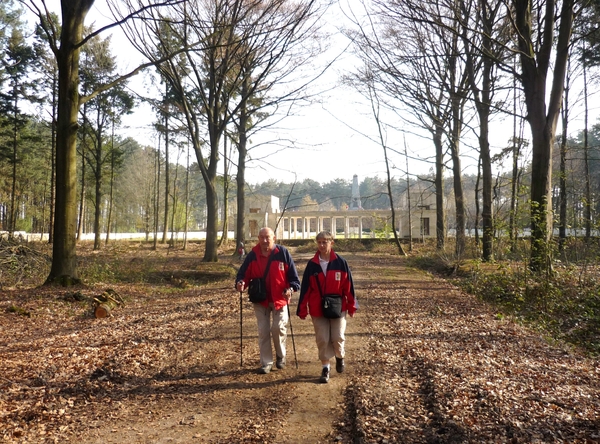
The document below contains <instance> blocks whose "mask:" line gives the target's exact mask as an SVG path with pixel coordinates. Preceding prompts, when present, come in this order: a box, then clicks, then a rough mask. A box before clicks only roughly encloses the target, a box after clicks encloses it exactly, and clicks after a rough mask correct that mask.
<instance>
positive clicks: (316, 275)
mask: <svg viewBox="0 0 600 444" xmlns="http://www.w3.org/2000/svg"><path fill="white" fill-rule="evenodd" d="M319 273H320V271H317V272H316V273H315V274H313V276H314V277H315V281H317V287H318V288H319V294H320V295H321V299H323V291H322V290H321V283H320V282H319Z"/></svg>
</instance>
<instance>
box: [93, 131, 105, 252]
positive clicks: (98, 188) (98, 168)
mask: <svg viewBox="0 0 600 444" xmlns="http://www.w3.org/2000/svg"><path fill="white" fill-rule="evenodd" d="M96 137H97V138H96V147H95V151H96V156H95V159H96V165H95V167H94V169H95V171H94V178H95V179H96V180H95V184H94V185H95V186H94V195H95V199H94V250H99V249H100V246H101V242H100V235H101V234H102V233H101V232H102V227H101V226H100V219H101V216H102V180H103V174H102V130H101V129H100V127H99V128H98V132H97V134H96Z"/></svg>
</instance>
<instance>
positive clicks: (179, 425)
mask: <svg viewBox="0 0 600 444" xmlns="http://www.w3.org/2000/svg"><path fill="white" fill-rule="evenodd" d="M291 250H292V253H293V256H294V259H295V261H296V264H297V266H298V269H299V273H300V276H302V271H303V269H304V265H305V264H306V261H307V260H308V259H309V258H310V257H311V256H312V253H308V252H295V251H294V249H291ZM167 253H168V254H167ZM340 254H342V255H343V256H344V257H345V258H346V259H347V260H348V262H349V264H350V267H351V269H352V270H353V274H354V279H355V287H356V293H357V296H358V300H359V303H360V308H359V311H358V312H357V314H356V316H355V317H354V318H351V319H349V321H348V327H347V358H346V371H345V372H344V373H341V374H338V373H336V372H335V370H333V371H332V376H331V379H330V381H329V383H328V384H320V383H319V375H320V363H319V361H318V358H317V351H316V345H315V341H314V335H313V330H312V324H311V322H310V320H305V321H302V320H300V319H299V318H298V317H296V316H295V315H294V313H295V309H296V302H297V295H296V299H295V300H293V302H292V309H291V310H292V322H291V325H290V329H288V360H287V364H288V365H287V367H286V368H285V369H284V370H276V369H274V370H273V371H272V372H271V373H269V374H267V375H260V374H258V373H257V369H258V345H257V336H256V322H255V319H254V315H253V312H252V310H251V306H250V303H248V302H247V301H246V298H245V297H244V299H243V300H242V301H241V306H242V323H241V328H240V295H239V293H236V292H235V291H233V281H234V276H235V272H236V270H237V267H238V266H239V262H238V261H237V260H236V259H232V257H231V256H223V257H222V258H221V261H220V262H219V265H214V264H205V263H202V262H201V254H200V252H199V251H198V250H194V249H193V248H192V249H189V250H186V251H183V250H172V251H168V252H167V251H163V252H160V251H159V252H156V251H152V250H150V249H149V247H141V248H137V249H131V248H127V249H122V250H120V251H119V252H118V254H116V253H115V252H114V251H113V252H111V253H110V254H108V253H106V255H103V254H94V253H92V252H83V253H80V260H81V261H84V263H86V264H87V266H88V267H91V266H96V267H98V268H99V270H100V269H101V270H100V271H99V273H103V275H106V273H107V272H108V271H110V273H112V274H113V275H114V276H115V279H114V280H109V279H107V281H106V282H105V283H96V284H93V285H81V286H78V287H76V288H62V287H54V286H44V287H38V288H32V289H27V290H23V289H8V290H7V289H4V291H2V292H1V294H0V442H15V443H78V444H85V443H194V442H197V443H331V442H341V443H393V442H402V443H463V442H465V443H483V442H490V443H496V442H499V443H504V442H511V443H531V442H537V443H600V361H599V360H597V359H592V358H588V357H585V356H584V355H583V354H580V353H578V352H577V351H576V350H572V349H569V348H567V347H566V346H563V345H561V344H550V343H549V342H548V341H546V340H544V338H542V337H541V336H540V335H539V334H537V333H534V332H532V331H530V330H528V329H526V328H524V327H522V326H520V325H518V324H517V323H515V322H513V321H511V320H510V319H508V318H505V317H501V316H496V314H495V313H494V312H493V311H492V310H491V309H490V308H489V307H488V306H487V305H486V304H484V303H482V302H479V301H478V300H477V299H476V298H474V297H473V296H470V295H467V294H465V293H462V292H461V291H459V290H458V289H457V288H456V287H454V286H452V285H451V284H449V283H448V282H446V281H444V280H443V279H440V278H436V277H433V276H431V275H429V274H427V273H424V272H421V271H417V270H414V269H410V268H407V266H406V260H405V259H404V258H402V257H398V256H394V255H389V254H372V253H351V252H348V253H345V252H343V251H342V252H340ZM102 264H103V265H102ZM140 270H146V273H145V274H144V278H143V279H140V278H139V277H136V276H139V271H140ZM148 270H152V271H151V272H148ZM117 276H118V277H119V278H118V279H117V278H116V277H117ZM127 276H131V278H130V280H129V282H128V281H127ZM114 282H118V284H116V283H114ZM108 288H111V289H113V290H114V291H115V292H116V293H118V295H120V296H121V297H122V298H123V299H124V300H125V304H124V306H121V307H118V308H116V309H115V310H114V311H113V312H112V315H111V316H109V317H107V318H103V319H96V318H95V317H94V316H93V315H92V310H91V306H92V305H91V300H92V299H93V298H94V297H97V296H98V295H99V294H101V293H102V292H103V291H105V290H106V289H108ZM240 332H241V334H240ZM292 332H293V336H292V334H291V333H292ZM296 362H297V366H296Z"/></svg>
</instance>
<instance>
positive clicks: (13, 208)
mask: <svg viewBox="0 0 600 444" xmlns="http://www.w3.org/2000/svg"><path fill="white" fill-rule="evenodd" d="M13 94H14V95H15V99H14V100H15V103H14V111H13V113H14V114H13V119H14V120H13V131H12V148H13V152H12V187H11V193H10V212H9V214H8V232H9V233H10V235H11V236H14V235H15V231H16V229H17V223H16V221H17V161H18V159H17V147H18V145H19V144H18V134H19V129H18V127H17V110H18V108H17V105H18V101H17V98H16V94H17V93H16V91H15V92H14V93H13Z"/></svg>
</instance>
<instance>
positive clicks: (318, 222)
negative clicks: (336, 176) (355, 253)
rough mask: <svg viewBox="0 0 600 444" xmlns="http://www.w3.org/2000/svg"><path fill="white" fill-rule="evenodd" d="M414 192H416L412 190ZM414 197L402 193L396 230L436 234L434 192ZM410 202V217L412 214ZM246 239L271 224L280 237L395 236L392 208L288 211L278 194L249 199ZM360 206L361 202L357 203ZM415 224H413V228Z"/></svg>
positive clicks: (424, 235)
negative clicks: (325, 233) (327, 233)
mask: <svg viewBox="0 0 600 444" xmlns="http://www.w3.org/2000/svg"><path fill="white" fill-rule="evenodd" d="M411 195H413V191H411ZM414 196H415V197H413V198H412V199H410V198H409V195H408V194H407V193H403V195H402V196H400V199H399V200H398V202H399V203H400V204H399V207H400V208H398V209H396V212H395V213H396V214H395V219H396V224H395V225H396V230H397V232H398V233H399V235H400V237H402V238H409V237H411V236H412V238H413V239H421V238H423V239H425V238H431V237H435V223H436V211H435V194H433V193H427V192H424V191H422V190H418V191H416V192H414ZM409 202H410V209H411V211H410V217H409V211H408V209H409ZM247 203H248V213H247V214H246V230H247V231H246V239H248V240H250V239H257V238H258V231H259V230H260V229H261V228H262V227H270V228H272V229H273V231H274V232H275V235H276V236H277V239H280V240H283V239H314V238H315V236H316V234H317V233H318V232H319V231H323V230H327V231H330V232H331V233H332V234H333V235H334V236H335V237H337V238H344V239H349V238H354V239H362V238H376V237H389V238H391V237H393V232H392V211H391V210H365V209H362V207H360V208H356V207H355V208H354V209H352V210H343V211H318V210H311V211H289V210H288V211H285V210H283V209H281V208H280V207H279V198H278V197H276V196H253V197H252V198H250V199H247ZM357 206H358V205H357ZM411 225H412V227H411Z"/></svg>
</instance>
